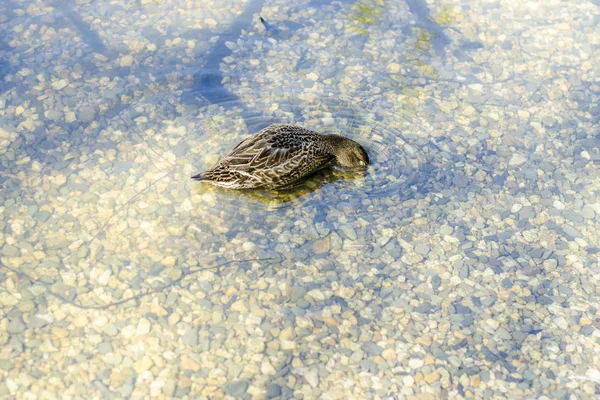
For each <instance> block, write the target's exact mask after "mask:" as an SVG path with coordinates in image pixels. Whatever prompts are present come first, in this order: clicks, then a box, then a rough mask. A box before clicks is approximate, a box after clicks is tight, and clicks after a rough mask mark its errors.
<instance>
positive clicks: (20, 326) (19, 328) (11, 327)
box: [6, 317, 25, 333]
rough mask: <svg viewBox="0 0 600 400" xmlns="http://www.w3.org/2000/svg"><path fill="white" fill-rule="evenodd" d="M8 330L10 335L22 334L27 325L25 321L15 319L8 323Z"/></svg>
mask: <svg viewBox="0 0 600 400" xmlns="http://www.w3.org/2000/svg"><path fill="white" fill-rule="evenodd" d="M6 330H7V331H8V333H21V332H23V331H25V324H24V323H23V320H22V319H21V318H20V317H19V318H15V319H13V320H11V321H10V322H9V323H8V326H7V327H6Z"/></svg>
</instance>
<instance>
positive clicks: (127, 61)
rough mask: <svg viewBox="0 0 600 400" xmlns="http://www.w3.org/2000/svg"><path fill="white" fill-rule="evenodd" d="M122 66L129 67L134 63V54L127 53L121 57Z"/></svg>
mask: <svg viewBox="0 0 600 400" xmlns="http://www.w3.org/2000/svg"><path fill="white" fill-rule="evenodd" d="M119 64H120V65H121V67H125V68H129V67H131V66H132V65H133V56H131V55H129V54H127V55H124V56H123V57H121V61H120V62H119Z"/></svg>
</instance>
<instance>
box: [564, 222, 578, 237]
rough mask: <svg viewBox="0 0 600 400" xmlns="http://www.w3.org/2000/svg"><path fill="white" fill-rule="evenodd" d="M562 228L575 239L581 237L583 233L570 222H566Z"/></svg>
mask: <svg viewBox="0 0 600 400" xmlns="http://www.w3.org/2000/svg"><path fill="white" fill-rule="evenodd" d="M562 229H563V231H564V232H565V233H566V234H567V235H569V236H570V237H572V238H573V239H575V238H580V237H581V233H580V232H579V231H578V230H577V229H575V228H573V227H572V226H571V225H569V224H566V225H565V226H563V228H562Z"/></svg>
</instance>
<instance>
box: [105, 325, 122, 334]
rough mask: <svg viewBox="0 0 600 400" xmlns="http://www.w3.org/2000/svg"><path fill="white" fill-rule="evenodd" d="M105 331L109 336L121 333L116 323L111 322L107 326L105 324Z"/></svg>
mask: <svg viewBox="0 0 600 400" xmlns="http://www.w3.org/2000/svg"><path fill="white" fill-rule="evenodd" d="M104 333H105V334H107V335H108V336H117V334H118V333H119V330H118V329H117V327H116V326H115V324H112V323H109V324H106V326H104Z"/></svg>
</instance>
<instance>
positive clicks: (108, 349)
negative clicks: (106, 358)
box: [98, 342, 113, 354]
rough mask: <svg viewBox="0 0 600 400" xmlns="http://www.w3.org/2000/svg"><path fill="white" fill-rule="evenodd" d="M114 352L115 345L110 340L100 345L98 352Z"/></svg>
mask: <svg viewBox="0 0 600 400" xmlns="http://www.w3.org/2000/svg"><path fill="white" fill-rule="evenodd" d="M112 352H113V347H112V344H111V343H110V342H102V343H100V344H99V345H98V353H100V354H107V353H112Z"/></svg>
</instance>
